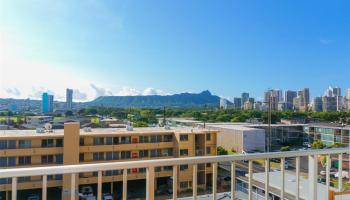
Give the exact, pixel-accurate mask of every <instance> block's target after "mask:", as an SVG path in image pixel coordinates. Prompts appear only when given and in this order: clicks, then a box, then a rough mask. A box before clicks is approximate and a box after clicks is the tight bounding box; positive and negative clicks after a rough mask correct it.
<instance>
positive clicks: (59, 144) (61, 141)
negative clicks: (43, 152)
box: [56, 139, 63, 147]
mask: <svg viewBox="0 0 350 200" xmlns="http://www.w3.org/2000/svg"><path fill="white" fill-rule="evenodd" d="M56 147H63V139H57V140H56Z"/></svg>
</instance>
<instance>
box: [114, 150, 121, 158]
mask: <svg viewBox="0 0 350 200" xmlns="http://www.w3.org/2000/svg"><path fill="white" fill-rule="evenodd" d="M119 158H120V153H119V152H118V151H116V152H113V160H119Z"/></svg>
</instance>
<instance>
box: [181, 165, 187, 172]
mask: <svg viewBox="0 0 350 200" xmlns="http://www.w3.org/2000/svg"><path fill="white" fill-rule="evenodd" d="M184 170H188V165H180V171H184Z"/></svg>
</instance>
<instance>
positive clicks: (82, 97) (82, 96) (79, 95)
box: [73, 89, 87, 101]
mask: <svg viewBox="0 0 350 200" xmlns="http://www.w3.org/2000/svg"><path fill="white" fill-rule="evenodd" d="M73 99H74V100H78V101H86V100H87V94H86V93H85V92H81V91H80V90H78V89H74V90H73Z"/></svg>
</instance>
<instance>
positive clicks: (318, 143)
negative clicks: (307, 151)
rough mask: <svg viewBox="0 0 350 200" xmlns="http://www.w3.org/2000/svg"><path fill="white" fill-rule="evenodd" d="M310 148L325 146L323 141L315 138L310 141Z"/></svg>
mask: <svg viewBox="0 0 350 200" xmlns="http://www.w3.org/2000/svg"><path fill="white" fill-rule="evenodd" d="M311 148H313V149H323V148H325V145H324V144H323V142H322V141H321V140H315V141H314V142H313V143H312V145H311Z"/></svg>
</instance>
